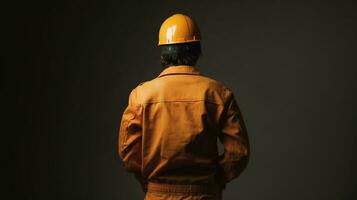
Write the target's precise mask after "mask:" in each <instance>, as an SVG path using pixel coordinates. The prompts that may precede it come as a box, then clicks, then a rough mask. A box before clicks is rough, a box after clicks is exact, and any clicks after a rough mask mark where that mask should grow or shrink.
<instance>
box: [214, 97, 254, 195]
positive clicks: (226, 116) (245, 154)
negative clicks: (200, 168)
mask: <svg viewBox="0 0 357 200" xmlns="http://www.w3.org/2000/svg"><path fill="white" fill-rule="evenodd" d="M226 96H227V98H226V99H227V100H226V103H225V108H224V111H223V113H222V117H221V132H220V135H219V136H218V137H219V140H220V142H221V143H222V144H223V147H224V153H223V154H222V155H221V156H220V157H219V160H218V163H219V169H220V170H218V176H219V179H218V181H219V183H220V185H221V186H222V188H225V185H226V183H228V182H229V181H231V180H232V179H234V178H236V177H238V176H239V175H240V174H241V173H242V171H243V170H244V169H245V168H246V166H247V163H248V159H249V141H248V135H247V131H246V127H245V125H244V120H243V116H242V114H241V112H240V110H239V107H238V104H237V102H236V100H235V98H234V95H233V93H232V92H231V91H229V90H228V92H227V95H226Z"/></svg>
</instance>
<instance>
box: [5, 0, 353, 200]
mask: <svg viewBox="0 0 357 200" xmlns="http://www.w3.org/2000/svg"><path fill="white" fill-rule="evenodd" d="M3 9H4V10H7V11H8V12H7V13H8V14H7V15H6V16H4V17H3V20H4V21H5V24H6V25H8V27H6V28H4V29H3V31H4V32H6V33H8V35H7V36H12V37H7V36H6V37H3V39H4V40H5V43H6V46H5V51H6V52H7V53H10V55H12V56H6V55H7V54H3V56H4V55H5V56H4V58H5V59H6V60H7V61H9V62H8V64H6V65H4V67H2V70H1V71H2V73H1V74H2V75H1V76H2V82H3V83H2V94H3V98H2V100H3V101H4V103H3V107H4V109H3V110H4V111H5V112H4V113H5V116H6V119H8V121H5V123H4V126H3V130H5V131H4V132H3V135H6V136H8V137H3V138H4V139H3V140H2V141H3V143H4V145H3V147H5V149H6V151H3V153H4V152H5V156H3V158H4V159H7V161H6V162H4V164H3V167H5V168H4V169H5V170H3V171H4V172H5V174H7V175H9V179H8V181H5V183H6V185H7V187H6V188H5V189H6V190H7V192H9V194H11V197H10V198H9V199H20V198H21V199H34V200H42V199H43V200H49V199H51V200H57V199H60V200H72V199H73V200H74V199H75V200H79V199H84V200H91V199H93V200H114V199H142V198H143V193H142V192H141V190H140V187H139V185H138V184H137V183H136V181H135V180H134V178H133V177H132V176H131V175H129V174H128V173H126V172H125V171H124V169H123V168H122V166H121V164H120V161H119V157H118V155H117V152H116V145H117V129H118V126H119V122H120V118H121V114H122V111H123V109H124V108H125V106H126V104H127V98H128V94H129V92H130V90H131V89H133V88H134V87H135V86H136V85H138V84H139V83H140V82H142V81H146V80H150V79H152V78H154V77H155V76H157V75H158V74H159V73H160V72H161V70H162V67H161V66H160V64H159V51H158V49H157V47H156V43H157V34H158V30H159V28H160V25H161V23H162V21H163V20H164V19H165V18H167V17H168V16H170V15H172V14H174V13H177V12H181V13H184V14H187V15H190V16H192V17H193V18H195V19H196V21H197V23H198V24H199V26H200V29H201V33H202V36H203V40H202V45H203V56H202V58H201V59H200V61H199V62H198V64H197V67H198V68H199V69H200V70H201V72H202V73H203V74H205V75H207V76H210V77H213V78H215V79H218V80H220V81H221V82H223V83H225V84H226V85H227V86H228V87H230V88H231V89H232V90H233V91H234V93H235V94H236V97H237V100H238V102H239V105H240V107H241V109H242V112H243V114H244V116H245V120H246V125H247V129H248V134H249V137H250V142H251V147H252V149H251V152H252V154H251V159H250V163H249V165H248V168H247V170H246V171H245V172H244V173H243V174H242V175H241V177H240V178H239V179H237V180H234V181H233V182H231V183H230V184H229V185H228V186H227V189H226V191H225V193H224V198H225V199H241V200H243V199H244V200H260V199H265V200H268V199H272V200H273V199H274V200H276V199H282V200H285V199H296V200H298V199H299V200H301V199H304V200H316V199H324V200H326V199H338V200H340V199H356V198H357V193H356V191H355V189H356V183H357V181H356V178H357V176H356V169H357V162H356V153H355V152H356V143H357V138H356V128H355V122H354V120H355V119H356V103H355V102H356V86H357V81H356V69H355V67H356V66H355V65H356V59H355V54H356V34H357V33H356V32H357V31H356V30H357V29H356V5H355V3H353V1H335V2H333V1H279V0H260V1H258V0H250V1H243V0H242V1H224V2H223V1H210V2H208V1H197V0H194V1H152V2H150V3H139V2H138V1H130V2H129V1H127V2H125V1H119V0H116V1H79V0H78V1H63V0H62V1H43V2H39V1H26V2H14V3H12V5H8V6H7V7H6V6H4V7H3ZM5 43H4V44H5ZM7 58H8V59H7Z"/></svg>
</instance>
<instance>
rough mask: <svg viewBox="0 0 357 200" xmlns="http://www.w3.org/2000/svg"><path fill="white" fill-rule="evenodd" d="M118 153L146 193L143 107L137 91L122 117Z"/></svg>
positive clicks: (130, 98) (125, 166)
mask: <svg viewBox="0 0 357 200" xmlns="http://www.w3.org/2000/svg"><path fill="white" fill-rule="evenodd" d="M118 139H119V141H118V153H119V156H120V158H121V160H122V162H123V165H124V168H125V169H126V170H127V171H128V172H130V173H133V174H134V176H135V178H136V179H137V180H138V181H139V182H140V184H141V187H142V189H143V190H144V191H146V180H145V179H144V178H143V176H142V171H141V166H142V106H141V104H139V103H138V102H137V94H136V89H134V90H133V91H132V92H131V93H130V95H129V102H128V106H127V107H126V108H125V110H124V113H123V115H122V119H121V122H120V128H119V137H118Z"/></svg>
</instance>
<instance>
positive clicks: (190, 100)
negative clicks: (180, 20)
mask: <svg viewBox="0 0 357 200" xmlns="http://www.w3.org/2000/svg"><path fill="white" fill-rule="evenodd" d="M240 119H241V117H240V115H239V111H238V107H237V104H236V102H235V100H234V97H233V93H232V92H231V91H230V90H229V89H228V88H227V87H225V86H224V85H223V84H221V83H219V82H218V81H215V80H213V79H211V78H208V77H205V76H203V75H201V74H200V72H199V71H198V70H197V69H196V68H194V67H192V66H185V65H181V66H172V67H168V68H166V69H165V70H164V71H163V72H162V73H161V74H160V75H159V76H158V77H157V78H155V79H153V80H151V81H147V82H144V83H142V84H140V85H139V86H138V87H136V88H135V89H134V90H133V91H132V92H131V95H130V100H129V106H128V108H127V109H126V111H125V112H124V115H123V119H122V125H121V132H122V133H124V134H122V137H121V141H120V142H121V148H120V154H121V157H122V159H123V161H124V163H125V164H126V168H127V169H128V170H129V171H130V170H133V172H134V173H136V175H137V177H139V180H140V181H141V182H142V184H143V187H146V184H147V182H149V183H158V184H176V185H217V184H219V185H221V186H224V184H225V183H226V182H227V181H229V180H230V179H232V178H234V177H236V176H238V174H239V173H240V172H239V167H243V168H244V164H242V163H241V162H240V161H241V160H242V159H241V158H243V157H246V156H247V155H248V141H247V138H246V134H245V132H244V128H243V126H242V125H243V124H242V121H241V120H240ZM217 138H220V139H221V141H222V143H223V144H224V146H225V149H226V150H225V151H226V152H225V156H222V157H220V156H219V155H218V150H217ZM137 143H140V145H139V144H137ZM135 146H137V148H139V149H137V151H138V152H133V149H132V148H135ZM232 167H235V168H232ZM159 187H160V185H159ZM149 190H150V185H149Z"/></svg>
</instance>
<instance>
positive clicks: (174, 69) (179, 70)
mask: <svg viewBox="0 0 357 200" xmlns="http://www.w3.org/2000/svg"><path fill="white" fill-rule="evenodd" d="M172 74H193V75H199V74H200V71H199V70H198V69H197V68H195V67H194V66H189V65H178V66H170V67H167V68H166V69H164V70H163V71H162V72H161V73H160V74H159V76H158V77H161V76H166V75H172Z"/></svg>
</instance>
